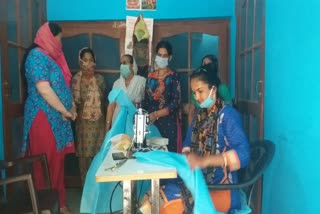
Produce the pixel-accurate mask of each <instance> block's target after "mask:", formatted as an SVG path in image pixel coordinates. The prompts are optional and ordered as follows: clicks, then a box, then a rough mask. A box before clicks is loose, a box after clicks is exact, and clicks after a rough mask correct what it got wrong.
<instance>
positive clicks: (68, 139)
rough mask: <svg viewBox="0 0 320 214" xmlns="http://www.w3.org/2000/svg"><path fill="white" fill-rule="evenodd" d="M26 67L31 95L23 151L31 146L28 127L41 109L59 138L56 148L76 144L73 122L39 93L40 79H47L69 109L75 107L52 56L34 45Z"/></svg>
mask: <svg viewBox="0 0 320 214" xmlns="http://www.w3.org/2000/svg"><path fill="white" fill-rule="evenodd" d="M25 68H26V71H25V77H26V79H27V86H28V97H27V100H26V103H25V108H24V131H23V144H22V149H21V152H22V153H23V154H24V153H25V152H26V150H27V147H28V146H29V142H28V134H29V130H30V128H31V125H32V122H33V120H34V118H35V116H36V115H37V113H38V111H39V110H42V111H43V112H44V113H45V114H46V116H47V118H48V121H49V123H50V125H51V129H52V132H53V134H54V137H55V140H56V147H57V150H58V151H62V150H63V149H64V148H65V147H66V146H70V145H71V144H73V134H72V129H71V123H70V121H64V120H63V119H62V115H61V113H60V112H58V111H57V110H56V109H54V108H53V107H51V106H50V105H49V104H48V103H47V101H46V100H45V99H44V98H43V97H42V96H41V95H40V93H39V92H38V90H37V88H36V84H37V82H39V81H48V82H49V83H50V86H51V88H52V89H53V91H54V92H55V93H56V95H57V96H58V97H59V99H60V101H61V102H62V103H63V105H64V106H65V108H66V109H69V110H70V109H71V107H72V93H71V89H70V87H69V86H67V84H66V83H65V80H64V78H63V74H62V72H61V69H60V67H59V66H58V65H57V64H56V63H55V62H54V61H53V59H52V58H50V57H49V56H48V55H46V54H44V53H43V51H42V50H41V49H40V48H34V49H32V50H31V51H30V52H29V55H28V57H27V59H26V62H25Z"/></svg>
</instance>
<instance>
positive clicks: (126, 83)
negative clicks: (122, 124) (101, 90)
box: [106, 54, 146, 132]
mask: <svg viewBox="0 0 320 214" xmlns="http://www.w3.org/2000/svg"><path fill="white" fill-rule="evenodd" d="M120 62H121V65H120V77H119V79H117V80H116V81H115V82H114V84H113V87H112V89H114V88H118V89H122V90H123V91H124V92H125V93H126V94H127V95H128V97H129V98H130V99H131V101H132V102H133V103H134V104H135V105H136V106H140V103H141V101H142V100H143V96H144V89H145V84H146V79H145V78H144V77H141V76H139V75H136V73H137V70H138V67H137V65H136V64H135V63H134V60H133V57H132V56H131V55H130V54H126V55H123V56H122V57H121V60H120ZM119 111H120V106H119V105H117V103H115V102H114V103H110V104H109V106H108V111H107V117H106V132H108V131H109V130H110V128H111V125H112V123H113V122H114V120H115V118H116V117H117V115H118V113H119Z"/></svg>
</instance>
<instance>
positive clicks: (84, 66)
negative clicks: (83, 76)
mask: <svg viewBox="0 0 320 214" xmlns="http://www.w3.org/2000/svg"><path fill="white" fill-rule="evenodd" d="M80 69H81V70H82V71H94V70H95V69H96V63H94V62H85V61H83V60H80Z"/></svg>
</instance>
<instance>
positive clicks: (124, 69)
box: [120, 64, 131, 79]
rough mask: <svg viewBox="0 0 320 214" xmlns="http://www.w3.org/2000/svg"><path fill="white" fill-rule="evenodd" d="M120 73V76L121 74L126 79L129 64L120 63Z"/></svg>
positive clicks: (128, 72) (129, 72)
mask: <svg viewBox="0 0 320 214" xmlns="http://www.w3.org/2000/svg"><path fill="white" fill-rule="evenodd" d="M120 74H121V76H123V78H125V79H127V78H128V77H129V75H130V74H131V71H130V67H129V65H124V64H121V65H120Z"/></svg>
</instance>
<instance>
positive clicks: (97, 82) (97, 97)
mask: <svg viewBox="0 0 320 214" xmlns="http://www.w3.org/2000/svg"><path fill="white" fill-rule="evenodd" d="M79 66H80V70H79V72H78V73H76V74H75V76H74V77H73V79H72V92H73V100H74V111H76V112H77V114H78V118H77V120H76V124H75V136H76V143H77V155H78V157H79V167H80V175H81V181H82V184H84V181H85V176H86V174H87V171H88V168H89V167H90V164H91V161H92V158H93V157H94V156H95V154H96V153H97V152H98V151H99V149H100V146H101V144H102V142H103V140H104V134H105V133H104V129H105V109H106V103H105V96H104V94H105V88H106V85H105V82H104V79H103V77H102V76H101V75H100V74H97V73H95V68H96V61H95V57H94V53H93V51H92V50H91V49H90V48H87V47H86V48H83V49H81V50H80V51H79Z"/></svg>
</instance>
